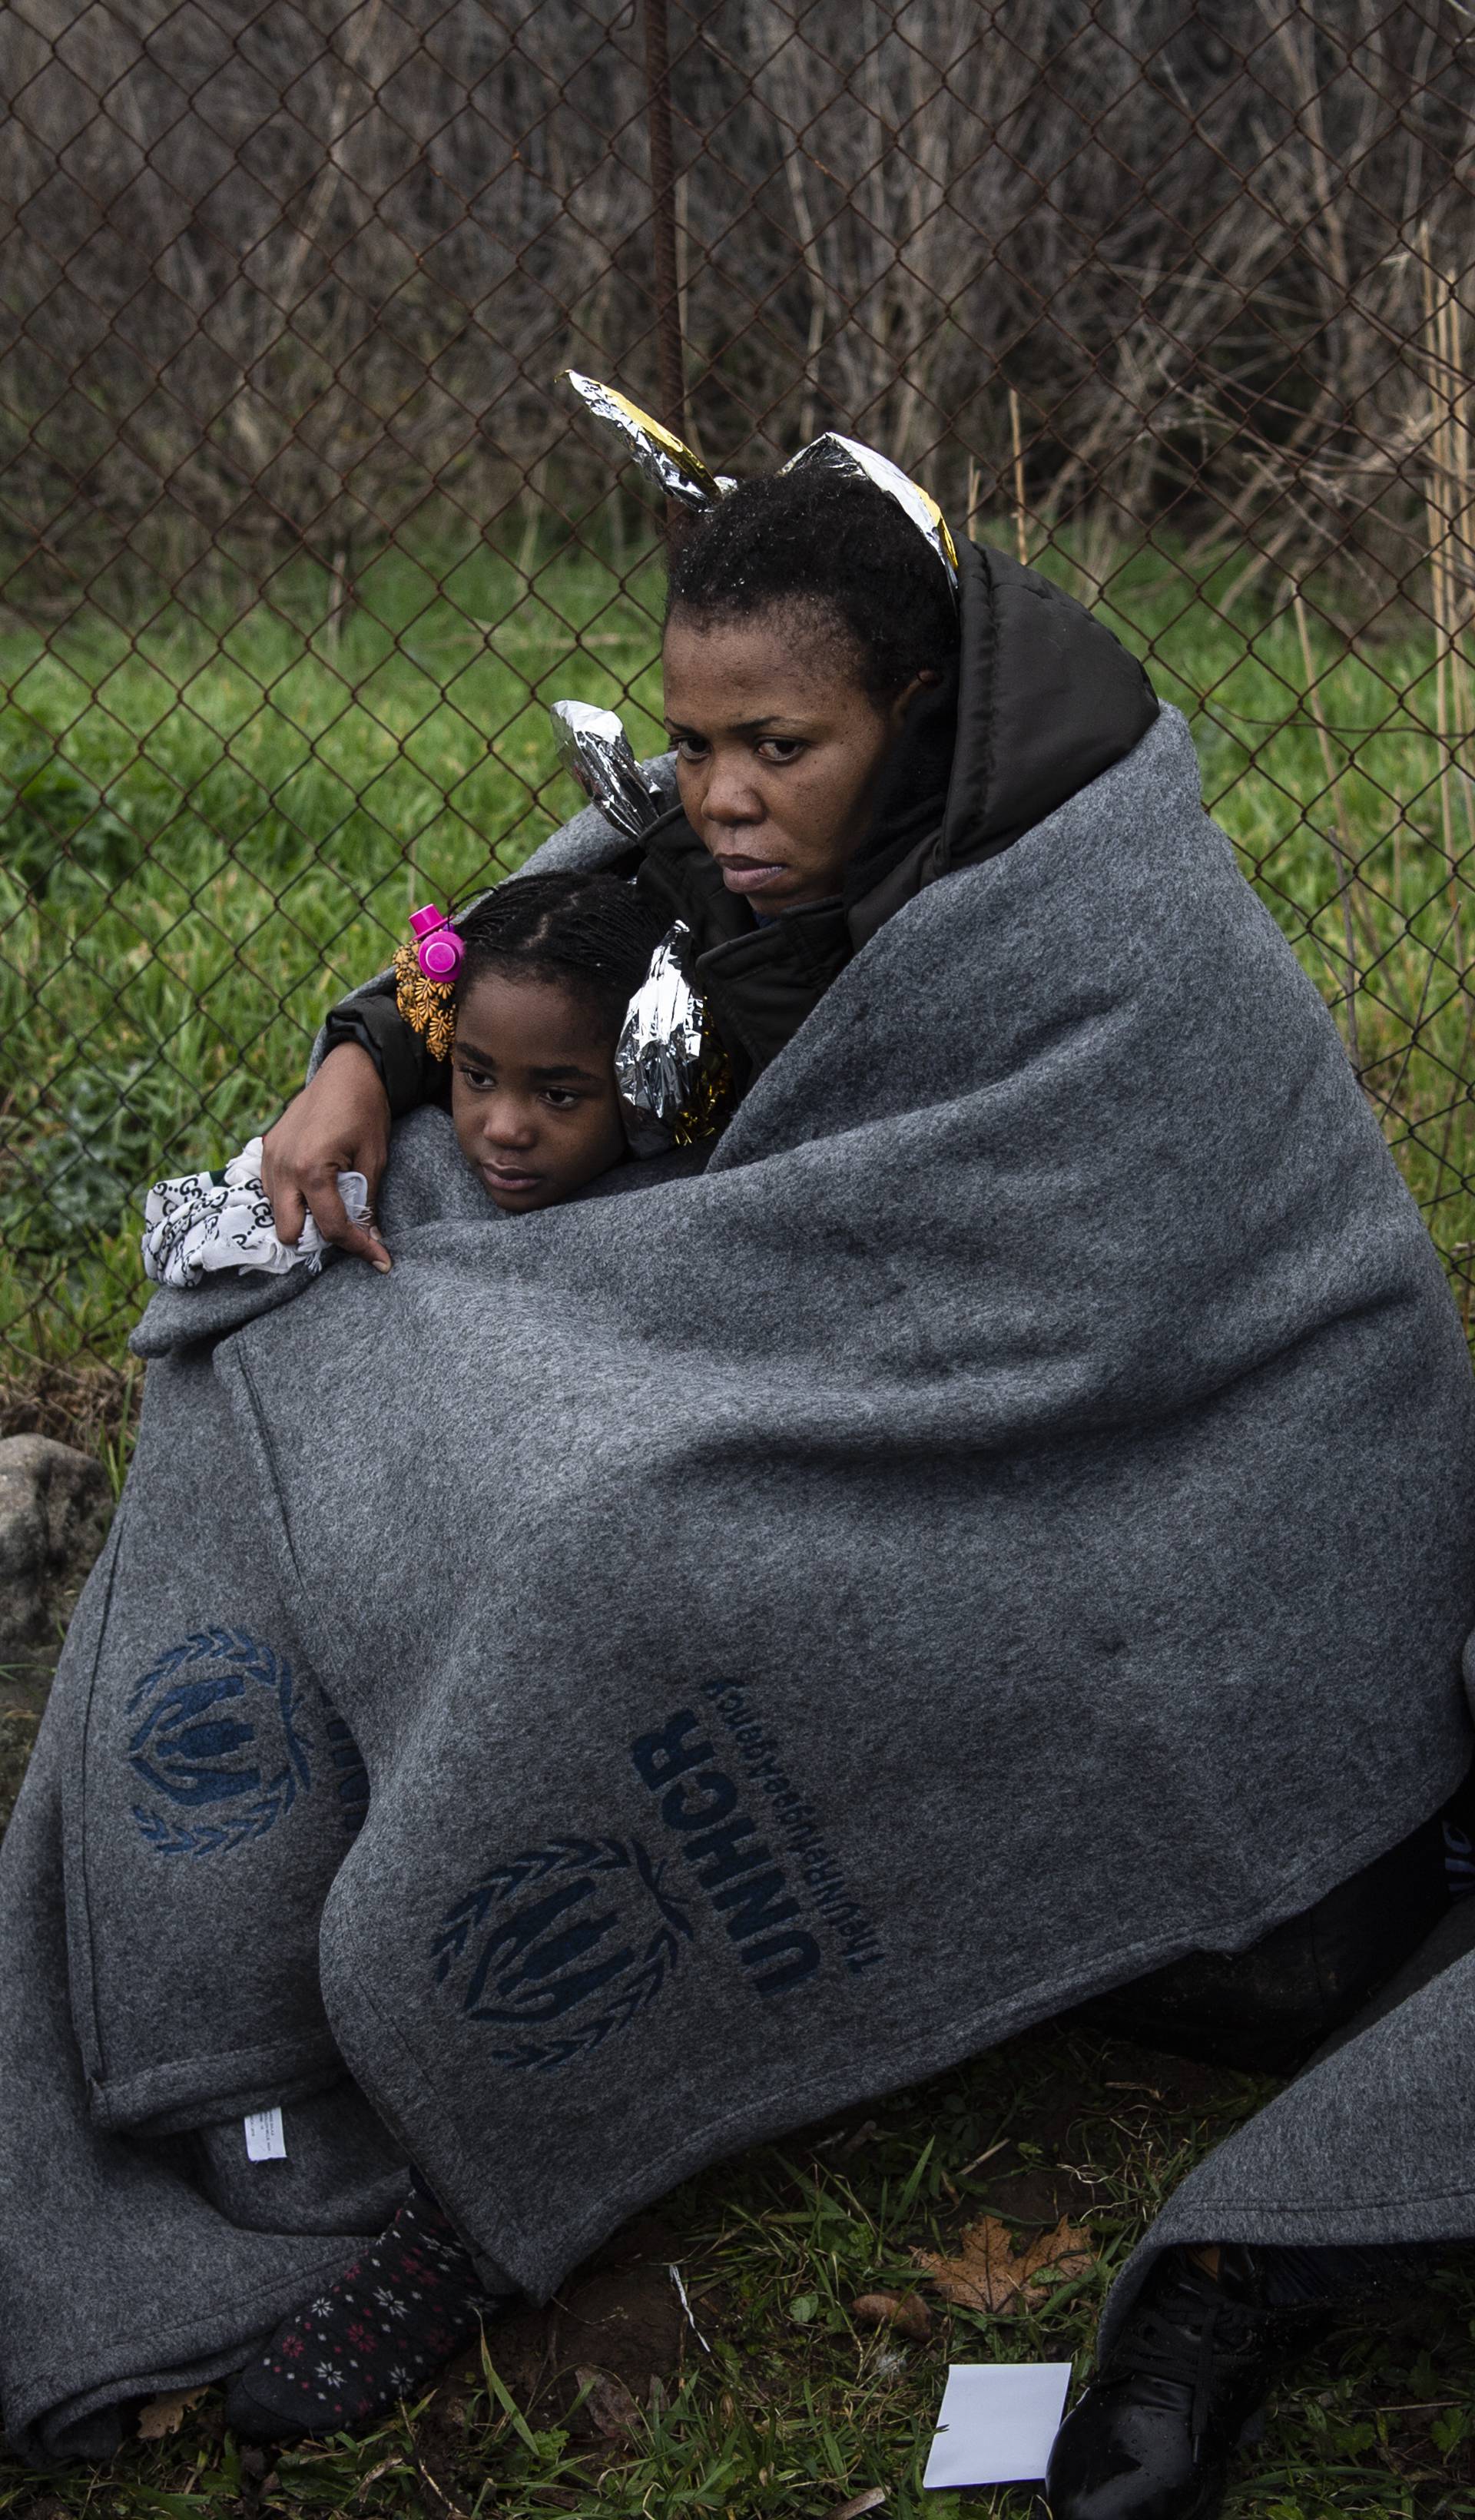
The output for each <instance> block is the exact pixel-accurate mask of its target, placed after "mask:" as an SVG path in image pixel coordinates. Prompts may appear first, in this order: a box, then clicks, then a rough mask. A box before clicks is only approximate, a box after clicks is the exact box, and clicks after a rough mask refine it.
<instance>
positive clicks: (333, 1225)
mask: <svg viewBox="0 0 1475 2520" xmlns="http://www.w3.org/2000/svg"><path fill="white" fill-rule="evenodd" d="M303 1188H304V1190H305V1192H306V1196H307V1204H308V1206H309V1207H310V1208H311V1210H312V1221H313V1223H314V1225H315V1226H316V1227H317V1229H318V1232H319V1233H320V1234H321V1236H322V1238H323V1239H324V1241H325V1242H331V1243H333V1244H334V1245H335V1248H336V1249H337V1250H339V1251H352V1252H354V1253H356V1255H357V1256H358V1258H359V1259H361V1260H367V1261H368V1263H369V1266H370V1268H371V1269H378V1270H380V1272H383V1271H386V1270H388V1269H389V1268H390V1267H391V1265H392V1264H391V1262H390V1258H389V1254H388V1252H387V1251H386V1250H385V1248H384V1243H383V1238H382V1237H381V1236H380V1232H379V1230H378V1228H377V1227H375V1226H372V1225H355V1224H354V1221H353V1219H352V1217H351V1216H350V1215H349V1213H348V1210H347V1208H346V1207H345V1206H344V1205H343V1201H342V1197H341V1195H340V1193H339V1191H338V1184H337V1167H336V1166H335V1165H327V1164H314V1165H313V1166H312V1167H311V1168H310V1169H309V1170H308V1171H307V1173H306V1174H305V1175H304V1179H303Z"/></svg>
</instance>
